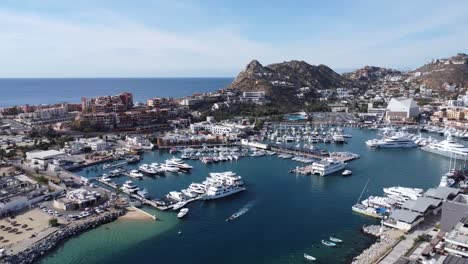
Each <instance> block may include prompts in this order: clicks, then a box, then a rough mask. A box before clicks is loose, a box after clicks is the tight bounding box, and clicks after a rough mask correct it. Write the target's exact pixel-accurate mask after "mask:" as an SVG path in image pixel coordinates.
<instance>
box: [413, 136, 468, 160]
mask: <svg viewBox="0 0 468 264" xmlns="http://www.w3.org/2000/svg"><path fill="white" fill-rule="evenodd" d="M421 149H422V150H425V151H427V152H432V153H435V154H439V155H442V156H445V157H449V158H454V159H459V160H467V159H468V148H466V147H465V146H463V145H462V144H459V143H456V142H455V141H454V140H453V139H452V136H451V135H450V134H449V135H448V136H447V139H446V140H442V141H440V142H438V143H431V144H428V145H427V146H424V147H422V148H421Z"/></svg>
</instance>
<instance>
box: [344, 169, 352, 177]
mask: <svg viewBox="0 0 468 264" xmlns="http://www.w3.org/2000/svg"><path fill="white" fill-rule="evenodd" d="M351 174H353V172H352V171H350V170H345V171H343V173H341V175H342V176H350V175H351Z"/></svg>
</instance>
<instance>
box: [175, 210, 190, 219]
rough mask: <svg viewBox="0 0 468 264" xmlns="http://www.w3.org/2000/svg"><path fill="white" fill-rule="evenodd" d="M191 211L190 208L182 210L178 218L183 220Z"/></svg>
mask: <svg viewBox="0 0 468 264" xmlns="http://www.w3.org/2000/svg"><path fill="white" fill-rule="evenodd" d="M188 211H189V209H188V208H182V209H180V211H179V213H178V214H177V218H182V217H184V216H185V215H186V214H187V213H188Z"/></svg>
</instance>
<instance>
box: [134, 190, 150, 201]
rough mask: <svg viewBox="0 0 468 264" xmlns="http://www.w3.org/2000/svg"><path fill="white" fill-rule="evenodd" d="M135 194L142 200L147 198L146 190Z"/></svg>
mask: <svg viewBox="0 0 468 264" xmlns="http://www.w3.org/2000/svg"><path fill="white" fill-rule="evenodd" d="M137 194H138V195H139V196H141V197H142V198H145V199H148V198H149V195H148V191H147V190H146V189H143V190H140V191H137Z"/></svg>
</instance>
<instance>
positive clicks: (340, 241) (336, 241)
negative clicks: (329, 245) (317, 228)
mask: <svg viewBox="0 0 468 264" xmlns="http://www.w3.org/2000/svg"><path fill="white" fill-rule="evenodd" d="M328 240H330V241H331V242H335V243H342V242H343V240H341V239H339V238H336V237H333V236H330V237H329V238H328Z"/></svg>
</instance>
